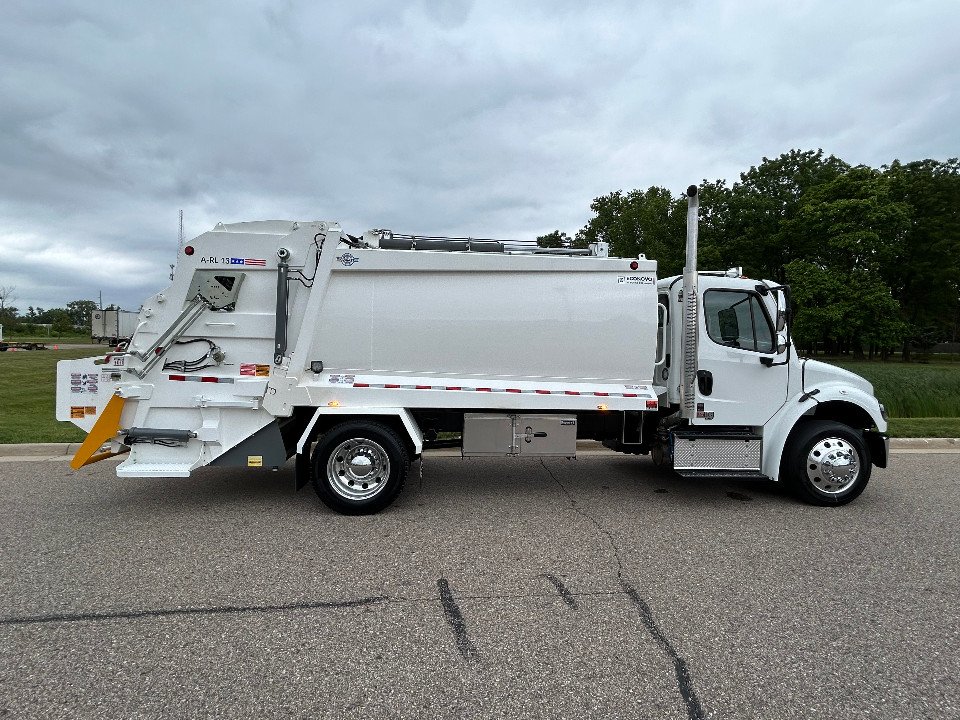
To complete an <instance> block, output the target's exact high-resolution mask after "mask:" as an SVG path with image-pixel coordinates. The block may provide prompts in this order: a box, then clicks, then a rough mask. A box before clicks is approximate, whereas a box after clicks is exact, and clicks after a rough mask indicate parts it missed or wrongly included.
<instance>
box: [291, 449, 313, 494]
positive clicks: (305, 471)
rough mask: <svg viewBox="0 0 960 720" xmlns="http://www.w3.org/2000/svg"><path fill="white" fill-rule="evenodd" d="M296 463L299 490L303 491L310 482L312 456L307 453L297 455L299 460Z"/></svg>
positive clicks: (295, 469)
mask: <svg viewBox="0 0 960 720" xmlns="http://www.w3.org/2000/svg"><path fill="white" fill-rule="evenodd" d="M294 462H295V464H294V472H295V473H296V480H297V490H301V489H302V488H303V486H304V485H306V484H307V483H308V482H310V456H309V455H308V454H307V453H305V452H302V453H297V459H296V460H295V461H294Z"/></svg>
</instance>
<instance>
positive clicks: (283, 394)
mask: <svg viewBox="0 0 960 720" xmlns="http://www.w3.org/2000/svg"><path fill="white" fill-rule="evenodd" d="M690 192H691V203H690V204H691V213H690V217H691V220H690V221H691V223H692V228H691V231H690V233H688V252H689V251H690V246H691V245H692V247H693V253H694V255H695V247H696V224H695V223H696V193H695V188H692V189H691V191H690ZM691 236H692V237H691ZM685 287H692V288H694V290H693V294H692V295H691V296H687V297H685V296H684V288H685ZM788 321H789V289H788V288H786V287H782V286H778V285H776V284H774V283H771V282H761V281H755V280H748V279H746V278H743V277H742V276H741V274H740V273H739V272H737V271H727V272H723V273H698V272H697V270H696V268H695V267H688V268H687V271H686V273H685V276H683V277H676V278H667V279H661V280H658V279H657V276H656V263H655V262H654V261H652V260H648V259H646V258H645V257H644V256H642V255H641V256H640V257H638V258H626V259H625V258H611V257H607V246H606V245H605V244H604V243H597V244H594V245H592V246H591V247H590V249H589V250H583V251H559V252H558V251H541V250H538V249H536V248H535V247H531V246H529V245H518V244H510V243H498V242H491V241H476V240H470V239H450V238H416V237H412V236H403V235H398V234H394V233H390V232H389V231H381V230H377V231H371V232H369V233H366V234H365V235H363V236H362V237H352V236H349V235H347V234H345V233H344V232H343V231H342V230H341V229H340V227H339V226H338V225H336V224H335V223H327V222H305V223H297V222H287V221H264V222H247V223H237V224H233V225H223V224H220V225H218V226H217V227H216V228H214V229H213V230H212V231H210V232H208V233H204V234H203V235H201V236H199V237H197V238H196V239H194V240H193V241H192V242H191V243H190V244H189V245H188V246H187V247H186V248H185V251H184V253H183V254H182V255H181V257H180V260H179V263H178V265H177V268H176V270H175V273H174V278H173V282H172V284H171V286H170V287H169V288H167V289H166V290H164V291H163V292H162V293H158V294H157V295H154V296H153V297H151V298H149V299H148V300H147V301H146V302H145V303H144V304H143V307H142V309H141V311H140V313H139V316H138V317H137V320H136V326H135V333H133V336H132V339H131V342H130V345H129V347H128V348H127V349H126V351H125V352H122V353H109V354H107V355H106V356H105V357H98V358H87V359H82V360H74V361H63V362H60V363H59V364H58V391H57V417H58V419H61V420H70V421H72V422H74V423H75V424H77V425H78V426H80V427H81V428H83V429H85V430H87V431H88V432H89V433H90V436H89V437H88V442H87V443H85V447H82V448H81V452H80V453H78V455H77V457H76V458H74V462H73V464H74V466H75V467H80V466H81V465H83V464H86V463H88V462H91V461H93V460H94V459H100V458H102V457H107V456H109V455H111V454H116V453H120V452H125V451H129V455H127V456H126V457H125V458H124V459H123V461H122V462H121V463H120V464H119V465H118V466H117V473H118V475H120V476H122V477H171V476H181V477H182V476H187V475H189V474H190V473H191V472H192V471H193V470H195V469H197V468H199V467H202V466H204V465H224V466H245V467H256V468H273V469H276V468H279V467H280V466H281V465H283V464H284V463H285V462H286V461H287V460H288V459H289V458H291V457H293V458H295V459H296V463H295V468H296V474H297V480H298V486H299V485H302V484H303V483H304V482H306V480H307V479H308V478H312V479H313V482H314V486H315V489H316V490H317V492H318V494H319V495H320V497H321V499H323V500H324V502H326V503H327V504H328V505H329V506H330V507H333V508H334V509H336V510H339V511H341V512H347V513H365V512H373V511H376V510H379V509H381V508H382V507H385V506H386V505H388V504H389V503H390V502H391V501H392V500H393V499H394V498H395V496H396V494H397V493H398V492H399V491H400V488H401V487H402V484H403V480H404V477H405V475H406V472H407V469H408V466H409V464H410V462H411V461H413V460H415V459H417V458H418V457H419V456H420V454H421V453H422V451H423V448H424V447H429V446H430V445H431V444H439V443H446V444H448V445H449V444H451V443H455V444H457V445H459V446H460V447H461V449H462V453H463V455H464V456H496V455H504V456H506V455H509V456H520V457H523V456H531V457H538V456H539V457H542V456H561V457H573V456H575V455H576V441H577V439H578V438H580V439H595V440H601V441H603V442H604V444H606V445H608V446H609V447H612V448H614V449H616V450H620V451H623V452H628V453H636V454H648V453H649V454H652V456H653V458H654V460H655V461H656V462H659V463H663V464H672V465H673V467H674V468H675V469H676V470H677V472H679V473H681V474H684V475H694V476H703V477H728V476H737V477H741V476H744V477H756V478H769V479H772V480H784V481H786V482H788V483H789V484H791V486H792V487H793V488H794V490H795V491H796V492H797V493H798V494H799V495H800V496H801V497H803V498H804V499H806V500H809V501H811V502H814V503H819V504H842V503H844V502H847V501H849V500H851V499H853V497H856V495H858V494H859V493H860V492H861V491H862V490H863V486H864V485H865V484H866V481H867V479H868V478H869V475H870V466H871V464H876V465H880V466H884V465H885V463H886V439H885V435H884V434H883V433H884V431H885V430H886V420H885V418H884V417H883V415H884V413H883V410H882V406H881V405H880V404H879V403H878V401H877V400H876V398H875V397H874V396H873V393H872V388H871V387H870V385H869V383H866V381H864V380H863V379H862V378H859V377H857V376H853V375H851V374H848V373H844V372H843V371H840V370H838V369H836V368H832V367H830V366H828V365H823V364H820V363H817V364H816V365H815V367H814V366H813V365H811V366H810V368H809V372H807V373H805V362H806V361H803V360H801V359H799V358H797V356H796V354H795V353H794V352H793V349H792V343H791V342H790V339H789V322H788Z"/></svg>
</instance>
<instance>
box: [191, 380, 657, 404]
mask: <svg viewBox="0 0 960 720" xmlns="http://www.w3.org/2000/svg"><path fill="white" fill-rule="evenodd" d="M188 379H193V378H188ZM353 387H355V388H373V389H384V390H452V391H454V392H488V393H514V394H527V395H573V396H581V395H592V396H595V397H622V398H646V395H640V394H639V393H630V392H624V393H616V392H600V391H599V390H595V391H586V392H581V391H580V390H544V389H532V390H524V389H522V388H495V387H475V388H474V387H466V386H464V385H399V384H397V383H365V382H355V383H353ZM651 403H653V404H652V405H651ZM657 406H658V403H657V401H656V400H650V399H647V407H648V408H652V407H657Z"/></svg>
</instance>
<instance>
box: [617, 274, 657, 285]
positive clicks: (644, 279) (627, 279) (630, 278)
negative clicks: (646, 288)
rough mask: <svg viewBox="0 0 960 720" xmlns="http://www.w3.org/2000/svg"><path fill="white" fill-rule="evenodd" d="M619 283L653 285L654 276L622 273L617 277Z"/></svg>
mask: <svg viewBox="0 0 960 720" xmlns="http://www.w3.org/2000/svg"><path fill="white" fill-rule="evenodd" d="M617 285H653V278H652V277H650V276H649V275H621V276H620V277H618V278H617Z"/></svg>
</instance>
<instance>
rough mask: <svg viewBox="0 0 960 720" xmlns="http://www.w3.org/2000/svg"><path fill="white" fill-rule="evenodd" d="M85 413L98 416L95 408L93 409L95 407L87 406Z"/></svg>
mask: <svg viewBox="0 0 960 720" xmlns="http://www.w3.org/2000/svg"><path fill="white" fill-rule="evenodd" d="M83 411H84V412H85V413H86V414H87V415H96V414H97V409H96V408H95V407H93V405H87V406H86V407H85V408H84V409H83Z"/></svg>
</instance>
